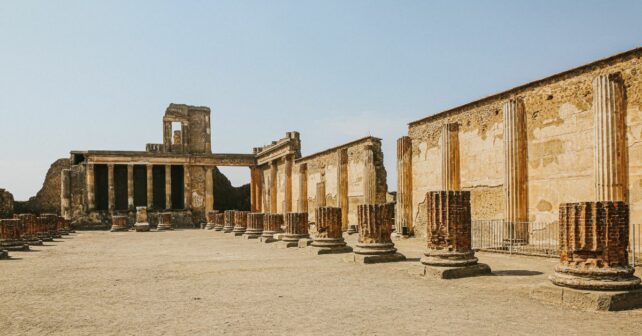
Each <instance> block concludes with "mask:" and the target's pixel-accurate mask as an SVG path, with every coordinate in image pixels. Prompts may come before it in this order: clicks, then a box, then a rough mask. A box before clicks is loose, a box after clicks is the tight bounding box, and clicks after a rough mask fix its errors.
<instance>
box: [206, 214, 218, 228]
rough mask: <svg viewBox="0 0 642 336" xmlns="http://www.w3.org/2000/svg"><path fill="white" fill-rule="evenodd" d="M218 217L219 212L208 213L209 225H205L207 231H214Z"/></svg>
mask: <svg viewBox="0 0 642 336" xmlns="http://www.w3.org/2000/svg"><path fill="white" fill-rule="evenodd" d="M216 215H218V211H216V210H211V211H208V212H207V225H205V229H207V230H212V229H214V226H215V225H216Z"/></svg>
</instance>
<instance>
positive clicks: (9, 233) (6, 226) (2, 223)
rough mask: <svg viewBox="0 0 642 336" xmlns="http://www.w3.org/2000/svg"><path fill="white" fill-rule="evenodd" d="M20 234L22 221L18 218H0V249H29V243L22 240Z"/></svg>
mask: <svg viewBox="0 0 642 336" xmlns="http://www.w3.org/2000/svg"><path fill="white" fill-rule="evenodd" d="M21 235H22V223H21V222H20V220H19V219H0V250H6V251H27V250H29V245H28V244H25V242H24V241H22V239H21V238H20V236H21Z"/></svg>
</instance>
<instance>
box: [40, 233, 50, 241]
mask: <svg viewBox="0 0 642 336" xmlns="http://www.w3.org/2000/svg"><path fill="white" fill-rule="evenodd" d="M36 237H38V239H40V240H42V241H43V242H52V241H53V237H51V236H50V235H49V234H47V233H39V234H37V235H36Z"/></svg>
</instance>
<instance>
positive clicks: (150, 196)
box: [146, 164, 154, 209]
mask: <svg viewBox="0 0 642 336" xmlns="http://www.w3.org/2000/svg"><path fill="white" fill-rule="evenodd" d="M146 168H147V207H148V208H149V209H151V208H153V207H154V177H153V176H154V175H153V174H154V173H153V171H154V170H153V169H154V166H153V165H150V164H148V165H147V166H146Z"/></svg>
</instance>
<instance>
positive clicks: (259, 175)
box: [256, 167, 265, 212]
mask: <svg viewBox="0 0 642 336" xmlns="http://www.w3.org/2000/svg"><path fill="white" fill-rule="evenodd" d="M264 209H265V208H264V207H263V170H261V169H260V168H258V167H257V168H256V211H257V212H263V210H264Z"/></svg>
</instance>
